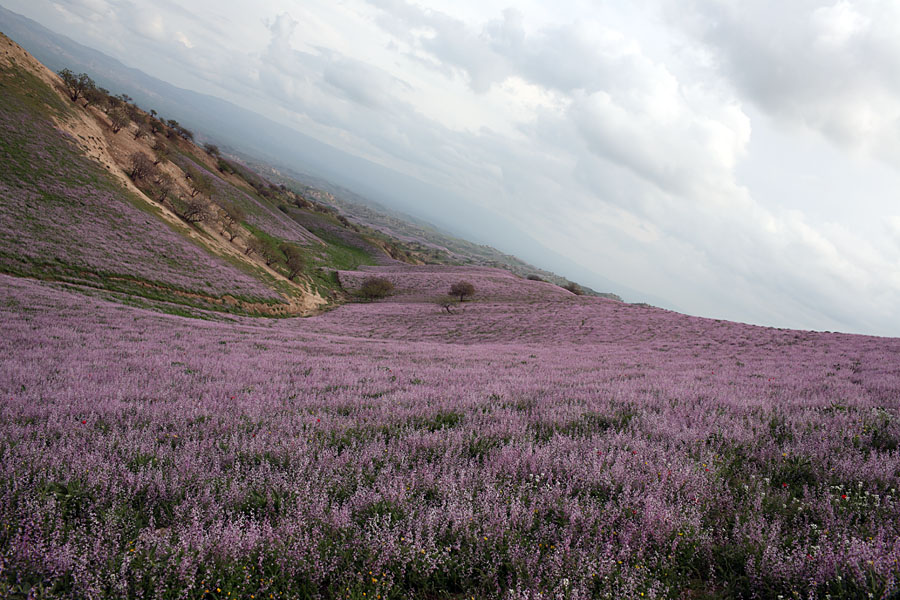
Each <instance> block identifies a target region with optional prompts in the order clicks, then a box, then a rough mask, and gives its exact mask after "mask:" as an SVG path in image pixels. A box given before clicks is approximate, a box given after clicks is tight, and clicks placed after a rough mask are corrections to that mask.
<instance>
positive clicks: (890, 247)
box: [2, 0, 900, 336]
mask: <svg viewBox="0 0 900 600" xmlns="http://www.w3.org/2000/svg"><path fill="white" fill-rule="evenodd" d="M2 3H3V5H4V6H6V7H7V8H8V9H10V10H12V11H14V12H18V13H20V14H22V15H24V16H27V17H29V18H32V19H34V20H36V21H38V22H39V23H41V24H43V25H45V26H46V27H48V28H50V29H53V30H55V31H58V32H60V33H64V34H65V35H68V36H69V37H71V38H73V39H74V40H75V41H78V42H80V43H82V44H85V45H87V46H91V47H94V48H96V49H98V50H101V51H103V52H105V53H107V54H110V55H111V56H114V57H115V58H118V59H119V60H121V61H122V62H124V63H125V64H127V65H129V66H133V67H136V68H139V69H141V70H143V71H145V72H146V73H148V74H150V75H153V76H155V77H158V78H160V79H163V80H165V81H169V82H170V83H173V84H175V85H178V86H180V87H184V88H187V89H192V90H195V91H198V92H203V93H207V94H213V95H216V96H220V97H222V98H225V99H227V100H231V101H232V102H235V103H237V104H239V105H241V106H244V107H245V108H250V109H252V110H255V111H257V112H260V113H263V114H266V115H267V116H269V117H271V118H273V119H276V120H279V121H281V122H283V123H286V124H290V125H291V126H293V127H295V128H296V129H298V130H300V131H302V132H304V133H307V134H309V135H312V136H314V137H316V138H318V139H320V140H322V141H325V142H327V143H329V144H332V145H334V146H337V147H339V148H341V149H343V150H345V151H348V152H351V153H353V154H356V155H358V156H361V157H364V158H367V159H370V160H372V161H374V162H377V163H379V164H382V165H384V166H387V167H390V168H392V169H395V170H397V171H400V172H402V173H405V174H408V175H411V176H413V177H416V178H418V179H421V180H422V181H425V182H428V183H430V184H432V185H434V186H437V187H439V188H441V189H443V190H446V191H448V192H450V193H452V194H454V195H457V196H460V197H465V198H467V199H469V200H470V201H472V202H474V203H475V204H476V205H477V206H478V207H479V209H480V210H481V211H483V214H484V215H485V218H486V219H489V220H491V222H504V221H505V222H508V223H512V224H514V225H515V227H517V228H518V229H519V230H521V231H524V232H526V233H527V234H528V235H530V236H531V237H533V238H535V239H538V240H540V241H541V242H542V243H543V244H544V245H545V246H546V247H547V248H549V249H551V250H553V251H555V252H557V253H559V254H561V255H564V256H566V257H568V258H569V259H571V260H572V261H574V262H575V263H577V264H578V265H580V266H581V267H584V271H583V272H587V273H593V274H596V275H597V276H598V277H600V276H602V277H605V278H607V279H609V280H613V281H615V282H619V283H620V284H622V285H623V286H626V287H627V288H630V289H632V290H638V291H639V292H642V293H645V294H647V295H648V297H653V298H662V299H664V304H666V305H668V306H669V307H673V308H677V309H679V310H681V311H683V312H687V313H690V314H695V315H701V316H708V317H715V318H724V319H730V320H737V321H743V322H750V323H758V324H763V325H771V326H777V327H793V328H805V329H817V330H836V331H847V332H858V333H871V334H876V335H892V336H900V76H898V74H900V2H897V1H896V0H858V1H851V0H838V1H837V2H834V1H832V0H793V1H791V2H783V1H782V0H754V1H753V2H745V1H742V0H635V1H633V2H617V1H608V2H607V1H603V0H555V1H553V2H549V1H543V2H538V1H535V0H524V1H523V0H518V1H516V2H514V3H513V2H511V1H510V0H506V1H497V0H479V1H477V2H471V1H468V0H453V1H451V0H434V1H429V2H413V1H406V0H303V2H296V1H288V0H257V1H255V2H253V3H248V2H238V1H236V0H214V1H213V0H192V1H191V2H190V3H185V2H176V1H171V0H155V1H153V2H149V1H147V2H143V1H129V0H60V1H55V2H53V1H44V0H39V1H38V2H35V1H34V0H2ZM423 202H427V199H423ZM446 210H447V211H452V207H446ZM432 214H433V213H432ZM437 224H438V225H440V223H437ZM501 249H502V250H504V251H508V252H512V253H520V254H523V253H524V251H523V249H521V248H516V247H509V246H505V247H503V248H501ZM526 258H528V259H532V262H536V261H535V260H534V257H532V256H526ZM538 266H544V265H540V264H538ZM563 275H565V273H563ZM582 283H584V284H586V285H591V281H590V275H588V276H587V278H586V279H585V280H583V281H582ZM601 291H604V290H601ZM626 299H628V300H640V299H641V298H626Z"/></svg>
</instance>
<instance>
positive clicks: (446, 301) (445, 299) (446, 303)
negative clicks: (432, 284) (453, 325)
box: [437, 296, 457, 315]
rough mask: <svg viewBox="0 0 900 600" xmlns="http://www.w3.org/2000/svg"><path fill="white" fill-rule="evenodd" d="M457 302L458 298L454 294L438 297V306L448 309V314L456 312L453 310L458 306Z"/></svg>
mask: <svg viewBox="0 0 900 600" xmlns="http://www.w3.org/2000/svg"><path fill="white" fill-rule="evenodd" d="M456 303H457V300H456V298H454V297H453V296H441V297H440V298H438V299H437V304H438V306H440V307H441V308H443V309H444V310H445V311H447V314H450V315H452V314H455V313H454V312H453V307H454V306H456Z"/></svg>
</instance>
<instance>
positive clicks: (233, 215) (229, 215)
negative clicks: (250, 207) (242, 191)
mask: <svg viewBox="0 0 900 600" xmlns="http://www.w3.org/2000/svg"><path fill="white" fill-rule="evenodd" d="M220 207H221V208H222V210H223V211H225V222H226V223H230V224H232V225H237V224H238V223H241V222H243V221H244V219H246V218H247V215H246V213H245V212H244V209H243V208H241V207H240V206H238V205H237V204H235V203H234V202H226V203H224V204H221V205H220Z"/></svg>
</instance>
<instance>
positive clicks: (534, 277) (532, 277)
mask: <svg viewBox="0 0 900 600" xmlns="http://www.w3.org/2000/svg"><path fill="white" fill-rule="evenodd" d="M526 279H528V281H546V280H545V279H544V278H543V277H541V276H540V275H529V276H528V277H526Z"/></svg>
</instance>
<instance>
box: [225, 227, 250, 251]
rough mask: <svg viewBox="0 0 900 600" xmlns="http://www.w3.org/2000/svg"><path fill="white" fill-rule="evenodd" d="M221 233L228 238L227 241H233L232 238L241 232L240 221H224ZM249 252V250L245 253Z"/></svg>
mask: <svg viewBox="0 0 900 600" xmlns="http://www.w3.org/2000/svg"><path fill="white" fill-rule="evenodd" d="M222 233H223V234H224V235H225V237H227V238H228V241H229V242H233V241H234V238H236V237H237V236H238V235H239V234H240V233H241V225H240V223H228V222H226V223H225V227H223V228H222ZM247 254H248V255H249V254H250V253H249V252H248V253H247Z"/></svg>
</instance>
